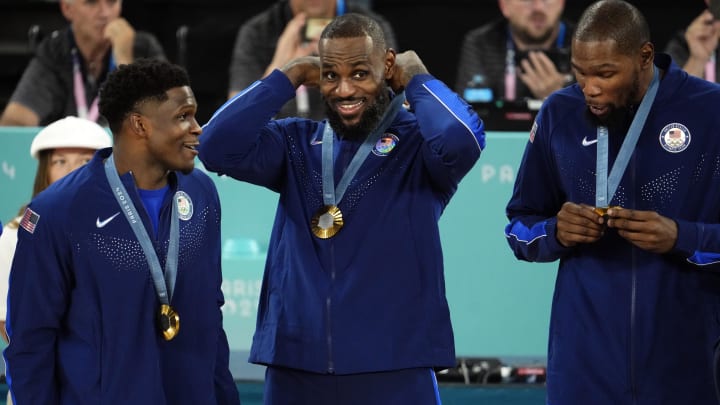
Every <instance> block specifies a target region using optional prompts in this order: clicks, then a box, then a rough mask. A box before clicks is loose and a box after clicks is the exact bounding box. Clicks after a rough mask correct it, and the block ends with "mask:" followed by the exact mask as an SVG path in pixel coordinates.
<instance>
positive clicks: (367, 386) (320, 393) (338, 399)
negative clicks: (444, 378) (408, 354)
mask: <svg viewBox="0 0 720 405" xmlns="http://www.w3.org/2000/svg"><path fill="white" fill-rule="evenodd" d="M263 402H264V404H265V405H307V404H312V405H338V404H341V405H368V404H372V405H398V404H413V405H440V393H439V391H438V385H437V379H436V378H435V372H434V371H433V370H432V369H430V368H412V369H406V370H395V371H386V372H377V373H364V374H350V375H334V374H315V373H309V372H306V371H301V370H294V369H288V368H281V367H268V368H267V369H266V371H265V393H264V401H263Z"/></svg>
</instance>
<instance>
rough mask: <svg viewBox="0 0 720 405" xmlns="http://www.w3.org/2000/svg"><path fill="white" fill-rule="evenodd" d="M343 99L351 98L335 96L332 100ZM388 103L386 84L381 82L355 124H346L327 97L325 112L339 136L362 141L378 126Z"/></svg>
mask: <svg viewBox="0 0 720 405" xmlns="http://www.w3.org/2000/svg"><path fill="white" fill-rule="evenodd" d="M345 100H352V99H341V98H337V99H333V100H332V101H333V102H339V101H345ZM389 105H390V97H389V89H388V86H387V84H383V85H381V87H380V89H379V93H378V96H377V98H375V102H374V103H373V104H371V105H370V106H368V107H367V109H366V110H365V111H364V112H363V113H362V115H361V116H360V122H358V123H357V124H355V125H346V124H345V123H344V122H343V120H342V117H340V114H339V113H338V112H337V111H336V110H335V109H333V108H332V107H331V106H330V103H329V102H328V100H327V99H325V112H326V115H327V117H328V122H329V123H330V126H331V127H332V129H333V130H334V131H335V132H337V133H338V135H340V137H341V138H343V139H346V140H352V141H358V140H359V141H362V140H365V138H366V137H367V136H368V135H370V132H372V131H373V130H374V129H375V128H376V127H377V126H378V124H379V123H380V120H382V117H383V115H384V114H385V111H387V109H388V106H389Z"/></svg>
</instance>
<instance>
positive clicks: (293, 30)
mask: <svg viewBox="0 0 720 405" xmlns="http://www.w3.org/2000/svg"><path fill="white" fill-rule="evenodd" d="M306 19H307V16H306V15H305V13H298V15H296V16H295V17H293V19H292V20H290V22H288V24H287V25H286V26H285V29H284V30H283V33H282V34H281V35H280V38H279V39H278V42H277V45H276V46H275V54H274V55H273V59H272V61H271V62H270V65H268V67H267V68H266V69H265V74H264V75H263V77H265V76H267V75H269V74H270V73H271V72H272V71H273V70H275V69H280V68H282V67H283V66H285V65H286V64H287V63H288V62H290V61H291V60H293V59H296V58H300V57H303V56H309V55H317V53H318V42H317V41H312V42H307V43H305V42H303V36H302V29H303V26H305V21H306Z"/></svg>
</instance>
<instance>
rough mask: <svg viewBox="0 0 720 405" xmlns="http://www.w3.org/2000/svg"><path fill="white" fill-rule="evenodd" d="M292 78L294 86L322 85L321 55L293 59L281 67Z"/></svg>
mask: <svg viewBox="0 0 720 405" xmlns="http://www.w3.org/2000/svg"><path fill="white" fill-rule="evenodd" d="M280 70H281V71H282V72H283V73H285V75H286V76H287V77H288V79H290V81H291V82H292V84H293V86H295V88H296V89H297V88H298V87H300V85H305V86H308V87H317V86H319V85H320V71H321V69H320V57H318V56H303V57H300V58H296V59H292V60H291V61H290V62H288V63H286V64H285V66H283V67H282V68H280Z"/></svg>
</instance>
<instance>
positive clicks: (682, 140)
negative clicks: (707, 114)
mask: <svg viewBox="0 0 720 405" xmlns="http://www.w3.org/2000/svg"><path fill="white" fill-rule="evenodd" d="M660 145H662V147H663V149H665V150H666V151H668V152H670V153H679V152H682V151H684V150H685V149H687V147H688V146H690V130H688V129H687V127H686V126H685V125H683V124H678V123H672V124H668V125H665V128H663V129H662V131H660Z"/></svg>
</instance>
